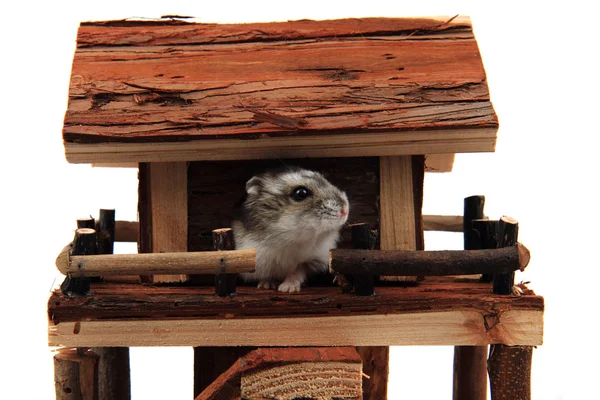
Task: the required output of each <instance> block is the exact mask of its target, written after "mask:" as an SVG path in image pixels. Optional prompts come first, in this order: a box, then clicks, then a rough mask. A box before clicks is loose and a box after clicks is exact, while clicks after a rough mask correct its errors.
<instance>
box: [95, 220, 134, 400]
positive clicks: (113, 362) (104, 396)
mask: <svg viewBox="0 0 600 400" xmlns="http://www.w3.org/2000/svg"><path fill="white" fill-rule="evenodd" d="M115 226H116V220H115V210H106V209H101V210H100V213H99V217H98V223H97V224H96V230H97V238H96V239H97V242H98V254H112V253H113V250H114V244H115ZM104 279H110V277H104ZM91 350H92V351H93V352H94V353H96V354H97V355H98V357H99V359H98V395H99V398H98V400H129V399H131V378H130V375H131V374H130V369H129V348H128V347H93V348H92V349H91Z"/></svg>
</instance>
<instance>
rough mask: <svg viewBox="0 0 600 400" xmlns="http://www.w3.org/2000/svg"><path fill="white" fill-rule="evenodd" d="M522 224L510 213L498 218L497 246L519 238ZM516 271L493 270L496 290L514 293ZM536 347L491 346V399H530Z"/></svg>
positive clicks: (506, 244) (489, 370)
mask: <svg viewBox="0 0 600 400" xmlns="http://www.w3.org/2000/svg"><path fill="white" fill-rule="evenodd" d="M518 234H519V224H518V223H517V221H516V220H514V219H512V218H510V217H502V218H500V221H498V235H497V238H498V247H504V246H511V245H512V244H513V243H516V242H517V238H518ZM513 285H514V272H513V273H502V274H494V282H493V286H494V293H495V294H506V295H512V294H513ZM532 357H533V347H531V346H506V345H503V344H493V345H491V346H490V357H489V359H488V364H487V366H488V374H489V376H490V390H491V394H492V400H503V399H519V400H529V399H531V360H532Z"/></svg>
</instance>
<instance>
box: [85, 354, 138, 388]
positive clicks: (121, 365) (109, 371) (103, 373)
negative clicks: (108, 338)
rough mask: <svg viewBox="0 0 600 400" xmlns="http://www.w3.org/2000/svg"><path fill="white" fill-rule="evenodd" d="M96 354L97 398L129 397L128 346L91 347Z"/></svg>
mask: <svg viewBox="0 0 600 400" xmlns="http://www.w3.org/2000/svg"><path fill="white" fill-rule="evenodd" d="M91 350H92V351H93V352H94V353H96V354H98V357H99V361H98V400H129V399H131V378H130V370H129V347H92V349H91Z"/></svg>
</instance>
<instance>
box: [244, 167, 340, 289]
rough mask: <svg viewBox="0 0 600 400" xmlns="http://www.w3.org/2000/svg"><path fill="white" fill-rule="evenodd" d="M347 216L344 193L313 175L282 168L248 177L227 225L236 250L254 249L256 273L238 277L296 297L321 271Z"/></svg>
mask: <svg viewBox="0 0 600 400" xmlns="http://www.w3.org/2000/svg"><path fill="white" fill-rule="evenodd" d="M348 213H349V203H348V197H347V196H346V193H344V192H343V191H341V190H340V189H338V188H337V187H335V186H333V185H332V184H331V183H329V181H327V180H326V179H325V177H323V175H321V174H320V173H318V172H314V171H309V170H306V169H301V168H286V169H283V170H279V171H271V172H265V173H263V174H260V175H256V176H254V177H252V178H251V179H250V180H249V181H248V182H247V183H246V198H245V199H244V200H243V202H242V203H241V205H240V206H239V207H238V209H237V210H236V216H235V217H234V221H233V223H232V229H233V236H234V239H235V243H236V249H249V248H256V270H255V272H253V273H248V274H243V278H244V279H246V280H249V281H256V280H257V281H258V287H259V288H265V289H275V288H277V289H278V290H279V291H281V292H289V293H294V292H299V291H300V287H301V285H302V284H303V283H304V281H305V280H306V277H307V276H308V275H309V274H311V273H317V272H325V271H327V269H328V266H329V250H330V249H333V248H335V247H336V245H337V242H338V240H339V236H340V230H341V228H342V226H343V225H344V224H345V223H346V220H347V219H348Z"/></svg>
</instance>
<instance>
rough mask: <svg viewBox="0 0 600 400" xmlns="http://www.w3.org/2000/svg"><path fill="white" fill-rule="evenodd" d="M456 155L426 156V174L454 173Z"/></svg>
mask: <svg viewBox="0 0 600 400" xmlns="http://www.w3.org/2000/svg"><path fill="white" fill-rule="evenodd" d="M454 156H455V154H452V153H446V154H427V155H426V156H425V172H452V168H454Z"/></svg>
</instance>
